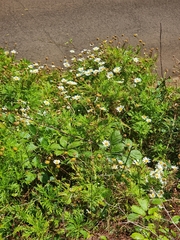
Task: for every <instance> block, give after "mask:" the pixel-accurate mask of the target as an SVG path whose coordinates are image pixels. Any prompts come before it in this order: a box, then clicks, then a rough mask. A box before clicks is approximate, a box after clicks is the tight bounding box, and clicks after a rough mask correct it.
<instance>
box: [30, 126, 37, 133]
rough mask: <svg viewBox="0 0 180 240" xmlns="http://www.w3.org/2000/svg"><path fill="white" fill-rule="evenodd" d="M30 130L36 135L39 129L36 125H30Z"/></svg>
mask: <svg viewBox="0 0 180 240" xmlns="http://www.w3.org/2000/svg"><path fill="white" fill-rule="evenodd" d="M29 131H30V133H31V134H33V135H35V134H36V133H37V129H36V127H35V126H34V125H32V124H31V125H29Z"/></svg>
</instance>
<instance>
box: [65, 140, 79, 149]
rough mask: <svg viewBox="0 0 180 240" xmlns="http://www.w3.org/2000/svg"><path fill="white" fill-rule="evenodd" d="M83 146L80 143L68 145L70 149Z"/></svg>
mask: <svg viewBox="0 0 180 240" xmlns="http://www.w3.org/2000/svg"><path fill="white" fill-rule="evenodd" d="M81 144H82V142H80V141H76V142H72V143H70V144H69V145H68V149H71V148H76V147H79V146H80V145H81Z"/></svg>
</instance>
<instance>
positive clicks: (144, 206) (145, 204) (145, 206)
mask: <svg viewBox="0 0 180 240" xmlns="http://www.w3.org/2000/svg"><path fill="white" fill-rule="evenodd" d="M138 203H139V205H140V206H141V208H142V209H143V210H144V211H147V210H148V203H149V202H148V200H147V199H138Z"/></svg>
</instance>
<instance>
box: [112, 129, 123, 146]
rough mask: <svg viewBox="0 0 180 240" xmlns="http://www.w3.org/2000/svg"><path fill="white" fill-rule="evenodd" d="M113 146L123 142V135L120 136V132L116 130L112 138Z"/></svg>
mask: <svg viewBox="0 0 180 240" xmlns="http://www.w3.org/2000/svg"><path fill="white" fill-rule="evenodd" d="M110 142H111V145H116V144H119V143H121V142H122V135H121V134H120V131H118V130H115V131H114V132H113V133H112V135H111V138H110Z"/></svg>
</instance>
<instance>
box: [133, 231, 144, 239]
mask: <svg viewBox="0 0 180 240" xmlns="http://www.w3.org/2000/svg"><path fill="white" fill-rule="evenodd" d="M131 237H132V239H135V240H145V238H144V236H143V235H142V234H140V233H137V232H135V233H133V234H131Z"/></svg>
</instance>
